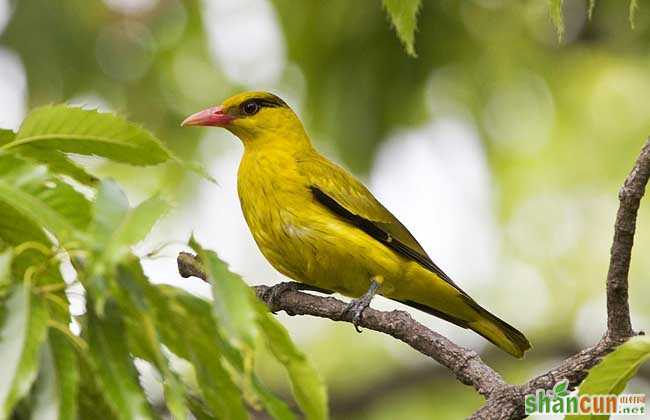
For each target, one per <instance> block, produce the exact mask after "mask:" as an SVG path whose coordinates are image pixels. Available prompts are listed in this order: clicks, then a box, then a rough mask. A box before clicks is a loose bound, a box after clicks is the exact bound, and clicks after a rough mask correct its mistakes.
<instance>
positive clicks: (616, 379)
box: [566, 336, 650, 420]
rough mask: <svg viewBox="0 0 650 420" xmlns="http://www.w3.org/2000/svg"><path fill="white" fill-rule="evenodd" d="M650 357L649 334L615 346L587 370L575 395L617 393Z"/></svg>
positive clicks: (584, 419) (587, 416) (593, 417)
mask: <svg viewBox="0 0 650 420" xmlns="http://www.w3.org/2000/svg"><path fill="white" fill-rule="evenodd" d="M648 360H650V337H648V336H637V337H632V338H630V339H629V340H628V341H627V342H625V343H623V344H621V345H620V346H618V347H617V348H616V349H615V350H614V351H613V352H611V353H609V354H608V355H607V356H605V357H604V358H603V360H601V361H600V363H598V364H597V365H596V366H594V367H593V368H591V369H590V370H589V373H588V374H587V377H586V378H585V379H584V381H582V383H581V384H580V387H579V389H578V395H587V394H590V395H605V394H616V395H618V394H620V393H621V392H623V390H624V389H625V386H626V385H627V383H628V382H629V381H630V379H632V377H633V376H634V375H635V374H636V372H637V371H638V370H639V367H640V366H641V365H642V364H643V363H645V362H646V361H648ZM607 417H608V416H596V415H582V416H567V417H566V418H567V419H571V420H575V419H580V420H587V419H591V420H593V419H606V418H607Z"/></svg>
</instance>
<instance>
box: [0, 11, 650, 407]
mask: <svg viewBox="0 0 650 420" xmlns="http://www.w3.org/2000/svg"><path fill="white" fill-rule="evenodd" d="M422 3H423V4H422V8H421V10H420V14H419V18H418V31H417V33H416V36H415V49H416V52H417V58H413V57H410V56H409V55H407V54H406V53H405V51H404V49H403V48H402V46H401V45H400V42H399V40H398V38H397V36H396V35H395V33H394V31H393V29H392V28H391V25H390V22H389V20H388V17H387V15H386V13H385V11H384V10H382V8H381V3H380V2H379V1H378V0H376V1H369V0H366V1H349V0H327V1H316V0H310V1H301V2H296V1H289V0H272V1H269V0H239V1H227V0H204V1H199V0H183V1H181V0H104V1H99V0H92V1H89V0H14V1H11V0H0V126H1V127H5V128H13V129H15V128H17V126H18V124H19V122H20V121H21V120H22V118H23V117H24V115H25V113H26V111H27V110H28V109H29V108H31V107H34V106H38V105H42V104H47V103H58V102H69V103H73V104H79V105H82V106H86V107H90V108H99V109H102V110H113V111H116V112H119V113H121V114H123V115H125V116H127V117H128V118H129V119H131V120H133V121H136V122H140V123H141V124H143V125H144V126H146V127H147V128H148V129H150V130H152V131H153V132H154V133H155V134H156V135H157V136H158V137H159V138H161V139H163V140H164V141H165V142H166V144H167V145H168V146H169V147H170V148H171V149H173V150H174V151H176V152H177V153H178V154H180V155H181V156H183V157H186V158H192V159H196V160H199V161H201V162H202V163H203V164H204V165H205V166H206V167H207V168H208V170H209V171H210V173H211V174H212V175H213V176H214V177H215V178H216V179H217V180H218V182H219V185H218V186H215V185H213V184H210V183H208V182H206V181H204V180H202V179H200V178H198V177H196V176H195V175H192V174H187V173H184V172H182V171H181V169H179V168H178V167H172V166H160V167H157V168H153V169H142V168H132V167H128V166H122V165H116V164H108V163H106V162H103V161H101V160H99V159H94V160H89V159H84V160H83V161H84V163H85V164H87V165H88V166H89V167H91V168H92V170H93V171H94V172H96V173H98V174H102V175H110V176H112V177H114V178H116V179H118V180H119V181H120V182H121V183H122V184H124V185H125V186H126V187H127V189H128V191H129V194H130V196H131V198H132V199H133V200H134V201H136V202H137V201H138V200H139V199H142V198H144V197H146V196H148V195H150V194H151V193H153V192H157V191H161V192H163V194H165V195H166V196H169V197H172V198H173V199H174V201H175V202H176V203H177V204H176V207H175V210H174V211H173V212H172V214H170V215H169V217H167V219H166V220H165V221H164V222H162V223H160V224H159V226H157V228H156V231H155V232H154V235H153V237H152V238H150V239H149V240H148V241H147V243H144V244H142V245H141V246H140V247H139V249H138V253H139V254H140V255H147V254H149V253H151V252H152V251H157V252H154V255H152V256H151V258H149V259H148V261H147V262H146V267H145V268H146V269H147V271H148V272H149V274H150V276H151V277H152V278H154V279H156V280H157V281H159V282H165V283H171V284H176V285H183V286H184V287H186V288H187V289H188V290H191V291H192V292H194V293H197V294H200V295H203V296H209V291H208V290H207V286H206V285H204V284H202V283H201V282H200V281H199V280H183V279H181V278H180V277H179V276H178V275H177V273H176V270H175V260H174V258H175V255H176V253H177V252H178V251H179V250H181V249H182V247H181V246H179V245H177V242H178V241H182V240H185V239H187V237H188V236H189V234H190V232H192V231H193V232H195V234H196V235H197V236H198V238H199V239H200V240H201V241H202V242H203V243H204V244H205V245H208V246H210V247H211V248H213V249H216V250H217V251H218V252H219V254H220V256H221V257H222V258H224V259H225V260H226V261H229V262H230V263H231V267H232V268H233V269H234V270H235V271H237V272H239V273H241V274H242V275H244V277H245V278H246V279H247V281H249V282H250V283H251V284H260V283H266V284H273V283H275V282H277V281H279V280H281V276H280V275H279V274H277V273H275V272H274V271H273V270H272V269H271V268H270V266H269V265H268V263H266V262H265V261H264V260H263V258H262V257H261V255H260V254H259V252H258V251H257V249H256V247H255V244H254V242H253V241H252V238H251V236H250V234H249V233H248V230H247V228H246V226H245V224H244V221H243V218H242V215H241V212H240V209H239V203H238V200H237V197H236V188H235V177H236V168H237V164H238V160H239V157H240V155H241V150H242V148H241V145H240V144H239V142H238V141H237V139H235V138H234V137H233V136H232V135H230V134H229V133H227V132H222V131H219V130H215V129H181V128H180V126H179V123H180V121H182V119H183V118H184V117H185V116H187V115H188V114H190V113H193V112H195V111H197V110H200V109H203V108H205V107H207V106H212V105H215V104H218V103H220V102H221V101H222V100H223V99H225V98H226V97H227V96H229V95H230V94H233V93H236V92H239V91H242V90H269V91H272V92H275V93H277V94H279V95H280V96H282V97H283V98H284V99H285V100H286V101H287V102H288V103H289V104H290V105H291V106H292V107H293V108H294V109H295V110H296V111H297V112H298V113H299V115H300V116H301V118H302V119H303V121H304V123H305V125H306V127H307V130H308V132H309V133H310V134H311V136H312V139H313V140H314V142H315V143H316V144H317V145H318V147H319V148H320V149H321V150H322V151H323V152H325V153H326V154H327V155H328V156H329V157H331V158H332V159H334V160H336V161H338V162H339V163H341V164H343V165H345V166H346V167H348V168H349V169H350V170H352V171H353V172H354V173H355V174H357V175H358V176H359V177H361V178H362V179H363V180H364V181H365V182H367V184H368V185H369V187H370V188H371V190H373V192H375V193H376V195H377V196H378V198H380V200H381V201H383V202H384V204H385V205H386V206H387V207H388V208H389V209H391V210H392V211H393V212H394V213H395V214H396V215H397V216H398V217H399V218H400V219H402V221H403V222H404V223H405V224H406V225H407V226H409V228H410V229H411V231H412V232H413V233H414V235H415V236H416V237H417V238H418V239H419V240H420V241H421V242H422V244H423V246H424V247H425V248H426V249H427V251H429V253H430V255H431V256H432V258H433V259H434V260H435V261H436V262H437V263H438V264H439V265H440V266H441V267H442V268H443V269H444V270H445V271H446V272H447V273H448V274H449V275H450V276H451V277H452V278H453V279H455V281H456V282H458V283H459V284H460V285H462V286H463V288H464V289H465V290H467V291H468V292H469V293H470V294H471V295H472V296H474V297H475V298H476V299H477V300H478V301H479V302H481V303H482V304H483V305H484V306H486V307H487V308H489V309H491V310H492V311H493V312H494V313H496V314H498V315H499V316H501V317H503V318H504V319H506V320H508V321H509V322H511V323H512V324H514V325H515V326H517V327H518V328H520V329H522V330H523V331H524V332H526V334H527V335H528V337H529V338H530V340H531V342H532V343H533V350H532V351H531V352H530V353H528V355H527V357H526V359H524V360H522V361H519V360H514V359H511V358H509V356H507V355H505V354H504V353H502V352H499V351H498V350H496V349H495V348H493V347H492V346H491V345H489V344H486V343H485V342H484V340H482V339H481V338H480V337H478V336H475V335H473V334H472V333H470V332H468V331H464V330H460V329H458V328H456V327H454V326H451V325H449V324H446V323H444V322H442V321H438V320H436V319H432V318H431V317H430V316H428V315H425V314H421V313H418V312H417V311H412V310H410V312H412V313H413V315H414V316H415V317H416V318H417V319H418V320H420V321H422V322H424V323H425V324H427V325H429V326H431V327H432V328H435V329H436V330H437V331H440V332H441V333H443V334H445V335H447V336H449V337H450V338H452V339H453V340H455V341H457V342H459V343H460V344H463V345H465V346H468V347H470V348H473V349H476V350H477V351H479V352H481V353H482V355H483V357H484V359H485V360H486V361H487V362H488V363H489V364H491V365H492V366H494V367H495V368H496V369H497V370H499V371H500V372H501V373H502V374H503V375H504V377H505V378H506V379H507V380H509V381H513V382H520V381H524V380H526V379H527V378H529V377H530V376H532V375H534V374H536V373H541V372H543V370H544V369H545V368H547V367H549V366H551V365H552V364H553V363H555V362H557V361H558V360H560V359H561V358H563V357H565V356H567V355H569V354H571V353H572V352H575V351H576V350H578V349H579V348H581V347H584V346H587V345H591V344H593V343H595V342H596V341H597V340H598V339H599V338H600V336H601V335H602V333H603V332H604V329H605V296H604V284H605V278H606V271H607V264H608V257H609V247H610V242H611V237H612V234H613V228H612V226H613V221H614V216H615V212H616V208H617V191H618V188H619V187H620V185H621V183H622V181H623V179H624V177H625V176H626V174H627V172H628V171H629V169H630V168H631V167H632V164H633V162H634V159H635V158H636V155H637V153H638V151H639V149H640V147H641V145H642V144H643V142H644V141H645V138H646V137H647V136H648V135H649V134H650V8H648V7H645V6H646V5H644V4H642V5H640V6H641V7H640V9H639V10H638V11H637V13H636V18H635V27H634V29H632V28H631V26H630V23H629V15H628V12H629V11H628V5H627V2H621V1H620V0H609V1H604V0H598V1H597V2H596V7H595V9H594V11H593V17H592V19H591V20H588V18H587V8H588V4H587V1H583V0H567V1H565V2H564V15H565V26H566V33H565V39H564V42H563V43H558V40H557V36H556V33H555V31H554V28H553V26H552V24H551V19H550V17H549V8H548V2H546V1H541V0H537V1H534V0H529V1H520V0H471V1H470V0H465V1H458V0H456V1H454V0H441V1H427V0H425V1H423V2H422ZM649 255H650V205H648V203H644V204H643V205H642V208H641V211H640V219H639V223H638V230H637V235H636V240H635V247H634V250H633V255H632V267H631V273H630V283H631V289H630V293H631V309H632V315H633V324H634V327H635V328H636V329H645V328H647V325H648V324H649V321H650V305H648V296H650V282H649V281H648V280H649V274H648V273H650V258H648V256H649ZM72 299H73V300H74V298H72ZM77 299H78V300H80V298H79V297H77ZM373 305H374V306H375V307H377V308H380V309H392V308H397V307H398V306H399V305H398V304H396V303H393V302H390V301H387V300H382V299H378V300H377V302H376V303H374V304H373ZM76 307H77V309H78V310H79V311H81V310H82V308H83V303H82V302H77V304H76ZM402 309H403V308H402ZM280 316H281V318H282V321H283V322H284V323H285V325H287V326H288V328H289V329H290V331H291V333H292V336H293V337H294V338H295V339H296V340H297V341H298V342H299V343H300V344H301V346H302V347H303V349H305V351H306V352H307V353H308V354H309V355H310V356H311V358H312V360H313V361H314V363H315V365H316V366H317V368H318V369H319V370H320V371H321V372H322V374H323V375H324V376H325V378H326V381H327V383H328V385H329V389H330V399H331V411H332V415H333V416H334V417H335V418H341V419H343V418H345V419H393V418H396V417H397V416H401V417H402V418H408V419H426V418H442V419H447V418H449V419H454V418H461V417H464V416H467V415H469V414H470V413H471V412H472V411H474V410H475V409H476V408H478V407H479V406H480V404H481V402H482V400H481V398H480V397H479V396H478V395H477V394H476V393H475V392H474V391H473V390H472V389H471V388H469V387H466V386H464V385H461V384H460V383H458V382H457V381H456V380H455V379H454V377H453V376H452V375H451V374H450V373H449V372H448V371H446V370H445V369H443V368H440V367H439V366H438V365H436V364H435V363H434V362H433V361H431V360H429V359H427V358H425V357H423V356H421V355H419V354H418V353H416V352H415V351H413V350H412V349H410V348H408V347H407V346H405V345H403V344H402V343H399V342H396V341H395V340H393V339H391V338H388V337H385V336H382V335H380V334H378V333H373V332H370V331H365V332H364V333H363V334H361V335H358V334H357V333H356V332H354V329H353V328H352V327H351V326H350V325H347V324H336V323H333V322H331V321H327V320H322V319H314V318H306V317H302V318H298V317H294V318H292V317H288V316H286V315H284V314H283V315H280ZM260 358H261V359H262V360H264V358H265V355H264V354H261V355H260ZM267 365H268V366H267ZM260 366H262V369H263V372H262V374H263V375H264V376H266V377H267V381H269V382H270V383H277V386H278V387H282V386H283V384H284V383H285V381H284V379H283V378H281V377H278V371H276V370H275V367H274V366H273V365H270V364H265V363H260ZM144 378H145V383H148V386H149V388H150V394H151V398H152V399H154V400H155V399H157V398H158V399H159V398H161V397H160V394H159V392H158V388H157V386H156V384H155V380H154V379H152V378H147V376H146V372H145V375H144ZM628 389H629V391H630V392H645V393H647V394H650V371H649V370H648V369H647V368H646V370H645V371H642V372H641V375H640V377H639V378H637V379H635V380H633V381H632V382H631V383H630V385H629V387H628ZM281 392H286V393H288V390H284V391H282V390H281Z"/></svg>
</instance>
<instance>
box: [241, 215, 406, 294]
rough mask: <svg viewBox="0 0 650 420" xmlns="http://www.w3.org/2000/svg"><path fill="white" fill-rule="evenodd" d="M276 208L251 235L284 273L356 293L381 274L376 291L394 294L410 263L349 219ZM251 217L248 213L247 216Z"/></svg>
mask: <svg viewBox="0 0 650 420" xmlns="http://www.w3.org/2000/svg"><path fill="white" fill-rule="evenodd" d="M301 213H302V214H304V213H307V214H310V215H312V217H309V218H306V217H301V216H300V215H298V214H299V213H297V212H296V213H293V212H291V211H287V210H282V209H280V211H278V213H277V217H276V220H275V221H273V222H267V223H265V224H263V225H259V226H257V227H256V228H255V229H253V228H251V231H253V232H254V234H253V236H254V237H255V240H256V242H257V244H258V246H259V247H260V250H261V251H262V253H263V254H264V256H265V257H266V258H267V259H268V260H269V262H270V263H271V264H272V265H273V266H274V267H275V268H276V269H277V270H278V271H280V272H281V273H283V274H285V275H286V276H288V277H290V278H292V279H294V280H296V281H300V282H303V283H306V284H309V285H312V286H317V287H320V288H324V289H328V290H334V291H337V292H339V293H342V294H344V295H347V296H352V297H358V296H361V295H362V294H363V293H365V292H366V291H367V290H368V287H369V286H370V280H371V278H373V277H376V276H380V278H381V280H382V286H381V289H380V293H381V294H382V295H385V296H389V297H396V298H398V297H399V295H400V294H401V293H399V292H400V290H399V289H400V288H399V282H400V280H401V282H404V275H405V269H406V268H407V267H408V266H409V265H410V263H409V262H407V261H405V260H404V259H403V258H402V257H400V256H399V255H397V254H395V253H394V252H393V251H391V250H390V249H388V248H387V247H385V246H384V245H382V244H381V243H379V242H377V241H376V240H374V239H373V238H371V237H370V236H368V235H367V234H366V233H364V232H363V231H361V230H360V229H358V228H356V227H354V226H352V225H350V224H349V223H347V222H345V221H342V220H337V219H335V218H332V216H331V215H329V214H327V215H323V217H319V215H320V211H310V212H301ZM249 218H250V217H248V216H247V220H248V219H249Z"/></svg>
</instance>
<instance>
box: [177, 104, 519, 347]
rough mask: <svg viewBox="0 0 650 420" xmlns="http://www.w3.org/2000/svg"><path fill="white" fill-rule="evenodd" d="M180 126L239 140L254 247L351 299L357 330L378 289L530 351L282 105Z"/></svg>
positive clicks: (243, 198)
mask: <svg viewBox="0 0 650 420" xmlns="http://www.w3.org/2000/svg"><path fill="white" fill-rule="evenodd" d="M183 125H200V126H218V127H223V128H226V129H227V130H229V131H230V132H232V133H233V134H235V135H236V136H237V137H239V138H240V139H241V141H242V142H243V144H244V155H243V158H242V160H241V163H240V166H239V171H238V177H237V184H238V186H237V189H238V193H239V199H240V202H241V207H242V210H243V213H244V217H245V218H246V222H247V223H248V226H249V228H250V231H251V233H252V234H253V237H254V239H255V241H256V243H257V245H258V246H259V249H260V251H261V252H262V254H264V256H265V257H266V258H267V259H268V260H269V262H270V263H271V264H272V265H273V266H274V267H275V268H276V269H277V270H278V271H280V272H281V273H282V274H284V275H286V276H288V277H290V278H292V279H294V280H296V281H298V282H302V283H306V284H308V285H311V286H315V287H318V288H321V289H326V290H330V291H336V292H339V293H341V294H343V295H347V296H350V297H353V298H356V299H354V300H352V302H351V303H350V304H349V306H348V308H347V310H348V311H351V312H352V314H353V319H354V324H355V327H356V326H357V324H358V322H359V320H360V319H361V317H362V314H363V310H364V309H365V308H366V307H368V305H369V304H370V301H371V300H372V298H373V296H374V295H375V293H379V294H381V295H382V296H385V297H388V298H390V299H394V300H396V301H398V302H402V303H404V304H406V305H410V306H412V307H415V308H417V309H420V310H422V311H425V312H428V313H430V314H432V315H435V316H437V317H439V318H442V319H444V320H447V321H449V322H451V323H453V324H456V325H458V326H460V327H463V328H470V329H472V330H474V331H475V332H477V333H478V334H480V335H482V336H483V337H485V338H486V339H487V340H489V341H491V342H492V343H494V344H495V345H497V346H498V347H499V348H501V349H503V350H505V351H506V352H508V353H510V354H511V355H513V356H516V357H522V356H523V354H524V352H525V351H526V350H528V349H529V348H530V343H529V342H528V340H527V339H526V337H525V336H524V335H523V334H522V333H521V332H519V331H517V330H516V329H515V328H514V327H512V326H510V325H508V324H507V323H506V322H504V321H502V320H501V319H499V318H497V317H496V316H494V315H492V314H491V313H490V312H488V311H487V310H485V309H484V308H482V307H481V306H480V305H479V304H478V303H476V301H474V300H473V299H472V298H471V297H470V296H469V295H468V294H467V293H465V292H464V291H463V290H462V289H461V288H460V287H459V286H458V285H457V284H456V283H454V282H453V281H452V280H451V278H449V276H447V274H445V273H444V272H443V271H442V270H441V269H440V267H438V266H437V265H436V264H435V263H434V262H433V261H432V260H431V258H429V256H428V255H427V253H426V252H425V250H424V249H423V248H422V246H420V244H419V243H418V242H417V240H416V239H415V238H414V237H413V235H411V233H410V232H409V231H408V230H407V229H406V227H404V225H402V224H401V223H400V222H399V220H397V218H395V216H393V215H392V214H391V213H390V212H389V211H388V210H387V209H386V208H385V207H384V206H383V205H382V204H381V203H379V201H377V199H375V197H374V196H373V195H372V194H371V193H370V191H368V189H367V188H366V187H365V186H364V185H363V184H362V183H361V182H359V181H358V180H357V179H355V178H354V177H353V176H352V175H350V174H349V173H348V172H347V171H346V170H344V169H343V168H341V167H340V166H338V165H336V164H334V163H332V162H331V161H329V160H328V159H327V158H325V157H324V156H322V155H321V154H320V153H318V152H317V151H316V150H315V149H314V147H313V146H312V144H311V141H310V140H309V137H308V135H307V134H306V132H305V129H304V128H303V125H302V123H301V122H300V119H299V118H298V117H297V116H296V114H295V113H294V112H293V111H292V110H291V108H289V106H288V105H287V104H286V103H285V102H284V101H283V100H282V99H280V98H278V97H277V96H275V95H273V94H270V93H266V92H247V93H242V94H239V95H236V96H233V97H231V98H228V99H227V100H225V101H224V102H223V103H222V104H221V105H220V106H216V107H212V108H208V109H206V110H203V111H201V112H198V113H196V114H194V115H191V116H190V117H188V118H187V119H186V120H185V121H183Z"/></svg>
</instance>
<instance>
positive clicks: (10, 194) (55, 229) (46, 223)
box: [0, 181, 76, 242]
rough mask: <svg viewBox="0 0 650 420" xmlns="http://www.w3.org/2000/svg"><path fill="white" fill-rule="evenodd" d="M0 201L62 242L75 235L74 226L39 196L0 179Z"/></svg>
mask: <svg viewBox="0 0 650 420" xmlns="http://www.w3.org/2000/svg"><path fill="white" fill-rule="evenodd" d="M0 202H1V203H2V204H3V205H5V206H6V207H11V208H12V209H13V210H14V211H16V212H18V213H20V215H21V216H22V217H24V218H26V219H28V220H30V221H31V222H32V223H34V224H36V225H37V226H38V225H40V226H42V227H43V228H45V229H47V230H49V231H50V232H51V233H52V234H54V236H56V237H57V238H59V240H61V241H62V242H65V241H66V240H68V239H71V238H73V237H74V236H75V231H76V229H75V227H74V225H73V224H71V223H69V222H68V221H67V220H66V219H65V218H64V217H63V216H62V215H61V214H60V213H59V212H57V211H56V210H55V209H53V208H52V207H50V206H49V205H48V204H47V203H46V202H44V201H43V200H42V199H41V198H39V197H37V196H34V195H32V194H30V193H28V192H25V191H23V190H22V189H20V188H18V187H16V186H15V185H13V184H8V183H6V182H4V181H0Z"/></svg>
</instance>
